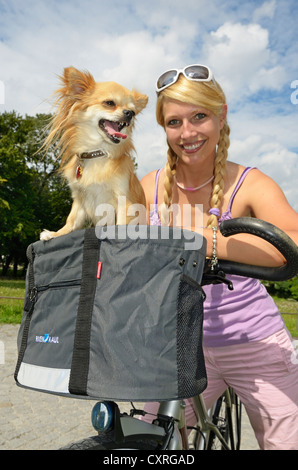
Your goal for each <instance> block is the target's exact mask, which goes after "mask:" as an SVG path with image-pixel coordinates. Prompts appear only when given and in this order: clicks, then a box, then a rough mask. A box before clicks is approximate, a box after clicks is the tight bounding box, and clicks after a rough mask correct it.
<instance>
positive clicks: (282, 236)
mask: <svg viewBox="0 0 298 470" xmlns="http://www.w3.org/2000/svg"><path fill="white" fill-rule="evenodd" d="M219 228H220V232H221V234H222V235H223V236H224V237H229V236H231V235H235V234H238V233H249V234H251V235H255V236H257V237H260V238H262V239H264V240H266V241H267V242H269V243H271V245H273V246H274V247H275V248H277V250H278V251H279V252H280V253H281V254H282V255H283V256H284V258H285V259H286V263H285V264H283V265H282V266H278V267H274V268H272V267H271V268H269V267H265V266H253V265H249V264H242V263H236V262H234V261H226V260H219V261H218V266H217V269H219V270H222V271H223V272H224V273H226V274H236V275H239V276H247V277H252V278H256V279H262V280H267V281H285V280H287V279H291V278H293V277H295V276H297V274H298V247H297V245H296V243H294V241H293V240H292V239H291V238H290V237H289V236H288V235H287V234H286V233H285V232H283V231H282V230H281V229H279V228H278V227H275V225H272V224H270V223H269V222H265V221H263V220H260V219H254V218H251V217H239V218H236V219H231V220H225V221H223V222H222V223H221V224H220V227H219Z"/></svg>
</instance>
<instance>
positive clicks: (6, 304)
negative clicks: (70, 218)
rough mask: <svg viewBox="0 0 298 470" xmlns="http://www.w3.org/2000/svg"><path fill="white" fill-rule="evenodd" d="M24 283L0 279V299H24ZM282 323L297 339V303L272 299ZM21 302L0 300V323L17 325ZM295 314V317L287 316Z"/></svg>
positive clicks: (276, 298) (19, 319)
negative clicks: (282, 319) (279, 313)
mask: <svg viewBox="0 0 298 470" xmlns="http://www.w3.org/2000/svg"><path fill="white" fill-rule="evenodd" d="M24 294H25V281H24V280H21V279H20V280H19V279H18V280H16V279H7V278H0V297H4V296H5V297H21V298H24ZM274 301H275V302H276V304H277V305H278V308H279V310H280V312H281V313H282V314H283V318H284V321H285V323H286V325H287V328H288V329H289V331H290V332H291V334H292V336H293V337H295V338H297V337H298V317H297V312H298V302H297V301H295V300H291V299H280V298H278V297H274ZM23 304H24V301H23V300H15V299H1V298H0V323H13V324H18V323H20V322H21V319H22V312H23ZM286 313H288V315H287V314H286ZM289 314H296V315H289Z"/></svg>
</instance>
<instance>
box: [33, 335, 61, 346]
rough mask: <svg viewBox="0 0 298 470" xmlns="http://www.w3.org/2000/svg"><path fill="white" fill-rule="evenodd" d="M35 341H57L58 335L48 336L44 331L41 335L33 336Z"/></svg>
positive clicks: (56, 342)
mask: <svg viewBox="0 0 298 470" xmlns="http://www.w3.org/2000/svg"><path fill="white" fill-rule="evenodd" d="M35 342H36V343H55V344H58V343H59V336H50V335H49V334H48V333H46V334H45V335H43V336H36V337H35Z"/></svg>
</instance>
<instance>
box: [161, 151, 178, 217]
mask: <svg viewBox="0 0 298 470" xmlns="http://www.w3.org/2000/svg"><path fill="white" fill-rule="evenodd" d="M176 163H177V155H176V154H175V153H174V152H173V150H172V149H171V147H170V146H169V148H168V153H167V163H166V165H165V179H164V203H163V205H162V208H161V219H162V223H165V222H166V221H167V225H168V223H169V220H168V219H169V207H170V206H171V203H172V191H173V184H174V176H175V174H176Z"/></svg>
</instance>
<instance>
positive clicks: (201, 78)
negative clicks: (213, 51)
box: [156, 64, 216, 93]
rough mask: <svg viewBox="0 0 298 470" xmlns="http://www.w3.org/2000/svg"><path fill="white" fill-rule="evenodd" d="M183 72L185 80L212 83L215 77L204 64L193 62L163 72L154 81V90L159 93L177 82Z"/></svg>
mask: <svg viewBox="0 0 298 470" xmlns="http://www.w3.org/2000/svg"><path fill="white" fill-rule="evenodd" d="M181 73H182V74H183V75H184V77H185V78H187V80H192V81H194V82H210V81H212V82H213V83H214V84H215V83H216V82H215V79H214V77H213V73H212V72H211V70H210V69H209V67H207V66H206V65H200V64H194V65H188V66H187V67H184V68H183V69H171V70H167V71H166V72H164V73H163V74H162V75H161V76H160V77H159V78H158V80H157V82H156V92H157V93H160V92H161V91H162V90H164V89H165V88H167V87H169V86H171V85H173V84H174V83H175V82H177V80H178V77H179V75H180V74H181Z"/></svg>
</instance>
